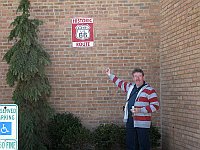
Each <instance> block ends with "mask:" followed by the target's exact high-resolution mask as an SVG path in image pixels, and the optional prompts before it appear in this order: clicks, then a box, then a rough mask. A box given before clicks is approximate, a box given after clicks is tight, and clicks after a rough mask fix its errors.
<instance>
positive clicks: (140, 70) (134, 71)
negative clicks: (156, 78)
mask: <svg viewBox="0 0 200 150" xmlns="http://www.w3.org/2000/svg"><path fill="white" fill-rule="evenodd" d="M136 72H140V73H142V75H143V76H144V72H143V70H142V69H140V68H135V69H134V70H133V71H132V75H133V74H134V73H136Z"/></svg>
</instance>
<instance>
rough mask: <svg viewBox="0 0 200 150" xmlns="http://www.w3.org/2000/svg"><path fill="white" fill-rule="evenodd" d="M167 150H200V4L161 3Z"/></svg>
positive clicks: (190, 1) (194, 1)
mask: <svg viewBox="0 0 200 150" xmlns="http://www.w3.org/2000/svg"><path fill="white" fill-rule="evenodd" d="M160 24H161V46H160V47H161V48H160V56H161V57H160V61H161V79H160V80H161V102H162V103H161V105H162V115H161V116H162V145H163V150H199V149H200V117H199V114H200V100H199V97H200V92H199V91H200V50H199V48H200V1H199V0H179V1H177V0H176V1H175V0H161V23H160Z"/></svg>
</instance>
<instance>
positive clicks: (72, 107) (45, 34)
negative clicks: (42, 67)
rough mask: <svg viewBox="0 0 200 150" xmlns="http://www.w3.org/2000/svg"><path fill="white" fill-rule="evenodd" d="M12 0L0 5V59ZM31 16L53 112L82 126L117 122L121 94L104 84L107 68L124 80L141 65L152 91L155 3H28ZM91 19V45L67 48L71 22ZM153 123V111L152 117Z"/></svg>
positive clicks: (6, 97)
mask: <svg viewBox="0 0 200 150" xmlns="http://www.w3.org/2000/svg"><path fill="white" fill-rule="evenodd" d="M17 2H18V1H16V0H3V1H1V3H0V12H1V13H0V15H1V16H0V26H1V31H0V32H1V34H0V56H1V57H0V58H1V59H2V57H3V55H4V54H5V52H6V51H7V50H8V48H9V47H10V46H11V45H12V44H11V43H7V40H6V37H7V36H8V34H9V31H10V28H8V26H9V24H10V23H11V21H13V19H14V18H15V10H16V8H17V6H18V3H17ZM30 2H31V8H32V9H31V16H32V17H33V18H37V19H41V20H43V21H44V25H42V26H41V27H40V33H39V38H40V41H41V43H42V44H43V45H44V47H45V48H46V50H47V51H48V53H49V54H50V55H51V60H52V64H51V66H49V67H48V68H47V74H48V76H49V79H50V83H51V85H52V94H51V97H50V99H49V102H50V104H51V105H52V107H54V108H55V109H56V111H57V112H66V111H69V112H72V113H74V114H76V115H77V116H79V117H80V118H81V119H82V120H83V123H84V124H85V125H86V126H87V127H89V128H92V127H95V126H97V125H99V124H100V123H107V122H114V123H117V124H122V118H123V112H122V106H123V105H124V102H125V101H124V99H125V93H122V92H120V91H119V90H117V88H116V87H115V86H114V85H113V84H112V82H111V81H108V78H107V76H106V75H105V73H104V71H103V69H104V68H105V67H110V68H111V69H112V70H113V71H114V73H116V74H117V75H118V76H119V77H120V78H122V79H124V80H128V81H131V80H132V78H131V71H132V70H133V68H134V67H141V68H143V69H144V71H145V75H146V81H147V82H149V83H150V84H151V85H152V86H153V87H154V88H155V89H156V90H157V92H158V94H159V89H160V79H159V74H160V66H159V11H160V10H159V0H145V1H144V0H136V1H135V0H100V1H95V0H84V1H83V0H79V1H77V0H76V1H75V0H71V1H70V0H31V1H30ZM72 17H92V18H93V19H94V34H95V36H94V39H95V41H94V43H95V45H94V47H91V48H72V46H71V18H72ZM7 67H8V66H7V64H6V63H5V61H1V62H0V70H1V81H0V100H1V102H2V103H10V102H12V101H11V100H10V99H11V97H12V89H11V88H9V87H8V86H7V84H6V81H5V75H6V71H7ZM154 116H155V117H154V123H155V124H159V112H158V113H157V114H155V115H154Z"/></svg>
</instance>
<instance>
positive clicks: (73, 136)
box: [48, 113, 91, 150]
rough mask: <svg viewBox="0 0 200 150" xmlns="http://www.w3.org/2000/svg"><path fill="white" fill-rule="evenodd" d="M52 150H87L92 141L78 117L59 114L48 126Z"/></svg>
mask: <svg viewBox="0 0 200 150" xmlns="http://www.w3.org/2000/svg"><path fill="white" fill-rule="evenodd" d="M48 131H49V136H50V139H51V147H50V150H87V149H89V148H88V147H89V143H90V139H91V132H90V130H88V129H86V128H85V127H84V126H83V125H82V124H81V121H80V119H79V118H78V117H76V116H75V115H73V114H72V113H62V114H61V113H57V114H55V115H54V117H53V118H52V119H51V121H50V122H49V125H48Z"/></svg>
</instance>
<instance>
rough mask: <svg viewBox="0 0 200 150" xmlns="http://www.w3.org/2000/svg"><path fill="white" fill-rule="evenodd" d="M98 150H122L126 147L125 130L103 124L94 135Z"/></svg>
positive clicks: (113, 125)
mask: <svg viewBox="0 0 200 150" xmlns="http://www.w3.org/2000/svg"><path fill="white" fill-rule="evenodd" d="M93 136H94V142H95V149H96V150H113V149H115V150H120V149H124V147H125V128H124V127H119V126H118V125H115V124H101V125H100V126H98V127H97V129H96V130H95V131H94V133H93Z"/></svg>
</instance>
